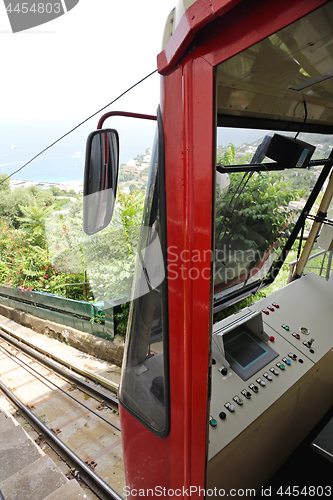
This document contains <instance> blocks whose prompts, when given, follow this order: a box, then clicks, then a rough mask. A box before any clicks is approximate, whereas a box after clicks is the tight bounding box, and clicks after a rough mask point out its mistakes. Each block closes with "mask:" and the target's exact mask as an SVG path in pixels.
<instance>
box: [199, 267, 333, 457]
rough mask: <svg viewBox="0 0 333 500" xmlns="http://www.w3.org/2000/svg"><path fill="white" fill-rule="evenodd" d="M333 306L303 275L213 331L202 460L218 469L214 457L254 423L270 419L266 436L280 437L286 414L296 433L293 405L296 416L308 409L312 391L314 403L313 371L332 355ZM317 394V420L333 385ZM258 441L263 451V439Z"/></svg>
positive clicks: (332, 398)
mask: <svg viewBox="0 0 333 500" xmlns="http://www.w3.org/2000/svg"><path fill="white" fill-rule="evenodd" d="M332 298H333V290H332V291H331V287H330V284H329V283H327V282H326V281H325V280H324V279H322V278H320V277H318V276H316V275H314V274H309V275H307V276H305V277H303V278H301V279H299V280H297V281H295V282H293V283H290V284H289V285H287V286H286V287H284V288H283V289H281V290H279V291H277V292H274V293H273V294H271V295H269V296H268V297H267V298H265V299H262V300H260V301H258V302H257V303H255V304H254V305H252V306H250V307H248V308H245V309H243V310H242V311H239V312H238V313H236V314H234V315H233V316H231V317H228V318H226V319H224V320H223V321H221V322H219V323H216V324H215V325H214V329H213V338H212V357H213V359H212V394H211V405H210V422H209V423H210V425H209V429H210V430H209V448H208V460H213V459H214V461H215V463H217V461H218V458H216V457H218V455H219V454H222V452H223V450H225V449H227V448H228V446H229V448H230V447H231V448H232V444H233V443H235V440H237V439H238V442H239V443H241V442H242V439H244V436H245V434H246V430H247V429H249V427H250V426H251V424H253V423H255V422H256V421H259V420H258V419H260V418H261V419H263V417H264V419H265V421H269V419H271V420H272V426H274V428H272V430H271V431H269V432H272V433H274V432H279V431H278V430H277V429H278V427H279V422H278V419H279V418H281V419H283V418H284V415H285V416H286V418H287V414H289V417H288V418H290V422H291V423H292V424H293V425H294V421H295V415H297V411H298V410H297V405H300V411H301V408H302V411H303V410H304V408H306V406H307V405H308V406H309V408H310V407H311V404H312V403H311V395H312V393H311V390H312V389H311V390H310V388H312V387H313V393H314V394H313V397H314V398H316V397H317V396H316V395H315V393H318V388H320V376H321V375H315V374H316V373H317V372H320V373H321V372H322V370H316V366H317V365H318V366H320V367H322V366H323V363H324V364H325V362H326V361H325V360H326V359H327V360H328V357H327V356H326V355H327V353H329V352H330V351H331V349H332V348H333V327H332V325H333V307H332V306H333V301H332ZM325 356H326V357H325ZM327 363H329V366H326V367H324V370H323V371H324V372H325V373H330V374H331V375H330V376H327V377H328V379H329V378H330V377H331V376H332V371H333V366H332V356H331V357H329V360H328V361H327ZM316 377H319V379H318V381H316V382H315V383H314V380H315V379H316ZM308 388H309V390H308ZM293 391H294V392H295V397H291V395H292V393H293ZM323 391H324V394H325V391H326V399H327V401H325V402H323V405H321V404H319V405H317V406H319V408H318V411H317V409H315V410H313V408H312V409H311V411H312V413H313V411H315V412H317V413H318V420H319V419H320V418H321V416H322V415H323V414H324V413H325V411H326V410H327V409H328V407H329V406H330V405H331V404H332V403H333V381H331V382H330V383H329V384H327V380H326V381H325V382H324V383H323ZM319 392H320V391H319ZM303 395H304V396H303ZM289 396H290V397H289ZM302 397H304V401H302ZM288 398H289V399H288ZM323 399H324V398H323ZM288 400H289V403H287V401H288ZM279 401H281V402H284V401H285V402H286V403H283V404H282V403H281V405H278V404H277V403H278V402H279ZM317 401H318V399H316V404H317ZM288 404H289V406H290V405H293V407H292V408H290V407H288ZM327 405H328V406H327ZM274 408H279V410H278V413H277V412H274ZM266 424H267V422H266ZM266 424H265V425H266ZM302 425H303V424H302ZM265 429H266V430H265V432H266V433H267V432H268V431H267V429H269V425H268V426H266V427H265ZM309 430H310V429H309ZM309 430H308V431H309ZM281 432H282V431H281ZM242 435H243V438H242ZM284 438H286V436H283V435H281V439H282V440H283V439H284ZM257 439H261V440H262V442H261V446H264V445H263V441H264V439H265V436H261V437H259V435H258V436H257ZM278 439H279V436H277V440H278ZM240 452H241V449H240ZM221 456H222V455H221ZM214 457H215V458H214Z"/></svg>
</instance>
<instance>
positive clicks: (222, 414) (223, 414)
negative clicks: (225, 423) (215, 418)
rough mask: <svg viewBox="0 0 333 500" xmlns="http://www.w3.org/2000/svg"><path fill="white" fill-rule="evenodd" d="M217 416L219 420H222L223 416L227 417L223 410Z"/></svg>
mask: <svg viewBox="0 0 333 500" xmlns="http://www.w3.org/2000/svg"><path fill="white" fill-rule="evenodd" d="M219 417H220V419H221V420H224V419H225V418H227V414H226V413H224V411H221V413H220V414H219Z"/></svg>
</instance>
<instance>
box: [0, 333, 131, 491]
mask: <svg viewBox="0 0 333 500" xmlns="http://www.w3.org/2000/svg"><path fill="white" fill-rule="evenodd" d="M0 326H1V325H0ZM92 378H94V376H93V375H92ZM98 386H101V384H98ZM98 386H97V384H96V383H94V382H89V381H88V379H87V378H86V377H83V376H82V375H79V374H74V373H73V372H72V371H69V370H67V369H64V367H63V366H61V365H60V364H59V363H57V362H55V361H52V360H50V359H49V358H48V357H46V356H45V355H41V354H40V353H38V352H36V351H35V350H33V349H31V348H30V347H27V346H26V345H25V344H24V343H22V342H20V341H18V340H17V339H14V338H13V337H12V336H11V335H9V334H8V329H7V333H6V332H5V331H3V330H2V329H1V328H0V389H1V390H2V392H3V393H4V394H5V395H6V398H7V399H9V400H10V401H11V403H12V404H13V406H14V407H16V408H17V411H18V412H19V413H20V414H21V416H22V419H23V421H24V423H25V424H26V423H28V422H29V424H30V425H31V426H32V427H33V428H34V429H35V431H36V433H37V439H36V440H38V442H39V444H40V445H41V446H42V447H43V446H44V447H45V448H47V446H50V447H51V448H52V449H53V450H54V451H55V452H56V453H57V455H58V456H60V457H61V458H62V459H63V460H64V462H65V463H66V464H67V465H68V466H69V469H68V474H69V475H70V474H71V475H73V476H75V477H76V478H79V479H80V480H82V481H84V483H85V484H86V485H87V486H89V488H90V490H87V496H88V497H89V498H91V499H94V498H101V499H102V500H108V499H116V500H120V499H121V498H122V496H121V495H122V491H123V487H124V485H125V480H124V469H123V460H122V448H121V435H120V422H119V415H118V400H117V398H116V396H115V394H114V393H112V392H110V390H109V387H108V388H105V387H103V388H102V387H98ZM44 451H46V450H44Z"/></svg>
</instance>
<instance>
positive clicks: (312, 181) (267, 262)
mask: <svg viewBox="0 0 333 500" xmlns="http://www.w3.org/2000/svg"><path fill="white" fill-rule="evenodd" d="M239 133H242V134H243V136H246V131H245V130H242V131H240V132H239ZM266 133H267V134H269V131H267V132H266ZM272 135H273V134H272V133H270V135H269V137H271V136H272ZM281 135H283V136H288V133H287V134H283V133H281ZM293 135H294V134H293ZM301 136H302V140H303V141H306V140H307V141H308V142H309V143H310V144H314V143H315V144H316V145H317V149H318V151H317V152H315V153H314V155H313V158H314V159H315V158H326V157H327V155H326V154H325V153H326V152H324V151H323V144H325V140H326V138H325V136H320V135H317V134H301ZM289 137H291V135H290V134H289ZM262 142H263V138H262V139H259V140H257V141H255V142H254V143H252V144H248V143H245V144H243V145H241V146H240V147H238V148H235V147H234V146H233V145H232V144H229V145H228V146H226V147H220V148H219V150H218V157H217V164H218V166H219V165H223V166H224V167H225V168H224V169H220V170H222V171H223V170H224V171H223V172H222V173H220V172H217V174H216V175H217V179H216V216H215V255H214V257H215V272H214V292H215V305H216V304H220V305H221V304H224V303H227V302H228V303H230V300H231V297H236V296H239V295H241V294H242V293H243V292H245V290H247V289H249V290H250V289H251V293H252V292H253V290H254V291H256V290H257V289H258V287H259V286H262V285H264V284H268V283H269V282H271V281H273V279H274V278H275V275H276V274H277V272H278V268H279V265H280V260H281V258H280V257H281V255H283V254H284V253H285V252H284V247H285V245H286V244H287V243H288V245H289V247H290V248H291V246H292V244H293V241H291V239H292V238H293V239H295V238H296V237H297V234H298V232H299V229H301V226H299V222H297V221H298V220H299V217H300V215H301V214H302V211H303V210H304V208H305V207H306V204H307V200H308V198H309V195H310V193H311V192H312V190H313V188H314V187H315V186H316V183H317V181H318V178H319V176H320V173H321V171H322V169H323V167H322V166H320V165H317V164H316V162H313V161H312V164H313V166H311V162H309V163H308V165H307V167H306V168H298V167H297V168H288V165H287V164H286V165H285V168H283V165H281V166H280V167H279V166H275V162H273V161H272V159H271V158H267V157H265V154H262V155H261V157H260V155H259V156H258V150H259V151H260V147H261V146H260V145H261V144H262ZM331 142H332V141H331ZM256 158H257V162H258V164H259V165H260V166H261V168H259V169H258V168H256V167H254V166H253V167H251V163H252V164H255V163H256ZM258 158H259V161H258ZM267 160H268V161H267ZM288 161H289V160H288ZM232 165H239V167H237V168H233V167H232ZM273 165H274V167H273ZM272 168H274V170H272ZM233 170H236V171H233ZM242 170H243V171H242ZM244 170H247V171H244ZM255 170H259V171H255ZM316 189H317V190H318V193H320V189H321V186H319V185H318V184H317V187H316ZM284 257H285V255H284ZM220 308H221V307H220Z"/></svg>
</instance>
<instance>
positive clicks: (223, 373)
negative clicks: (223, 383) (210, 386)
mask: <svg viewBox="0 0 333 500" xmlns="http://www.w3.org/2000/svg"><path fill="white" fill-rule="evenodd" d="M221 373H222V375H226V374H227V373H228V369H227V368H225V367H223V368H222V370H221Z"/></svg>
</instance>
